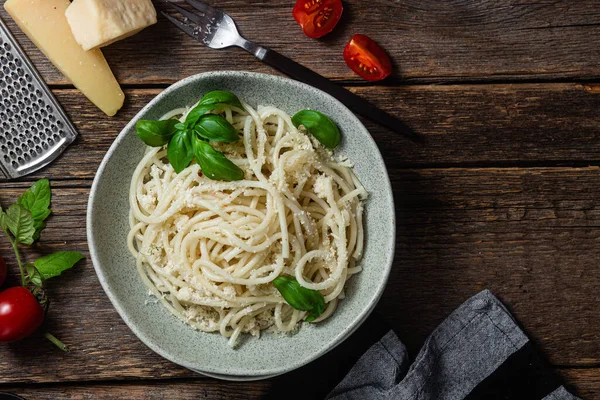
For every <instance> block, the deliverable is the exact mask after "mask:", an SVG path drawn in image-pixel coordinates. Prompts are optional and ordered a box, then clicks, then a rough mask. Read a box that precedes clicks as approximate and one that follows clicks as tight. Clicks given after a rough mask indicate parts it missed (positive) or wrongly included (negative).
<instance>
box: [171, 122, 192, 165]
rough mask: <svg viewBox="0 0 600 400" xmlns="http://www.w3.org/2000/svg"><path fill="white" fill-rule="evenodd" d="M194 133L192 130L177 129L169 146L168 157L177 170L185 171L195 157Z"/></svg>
mask: <svg viewBox="0 0 600 400" xmlns="http://www.w3.org/2000/svg"><path fill="white" fill-rule="evenodd" d="M192 138H193V135H192V133H191V132H190V131H187V130H186V131H177V133H176V134H175V135H174V136H173V137H172V138H171V141H170V142H169V146H168V147H167V158H168V159H169V162H170V163H171V165H172V166H173V169H174V170H175V172H177V173H180V172H181V171H183V170H184V169H185V168H186V167H187V166H188V165H190V163H191V162H192V160H193V159H194V144H193V142H192Z"/></svg>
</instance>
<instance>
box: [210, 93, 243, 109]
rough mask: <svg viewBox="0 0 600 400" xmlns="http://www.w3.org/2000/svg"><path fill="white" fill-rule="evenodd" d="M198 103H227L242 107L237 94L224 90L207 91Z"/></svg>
mask: <svg viewBox="0 0 600 400" xmlns="http://www.w3.org/2000/svg"><path fill="white" fill-rule="evenodd" d="M200 104H229V105H230V106H234V107H237V108H240V109H242V110H243V109H244V107H243V106H242V102H241V101H240V99H238V98H237V96H236V95H235V94H233V93H231V92H228V91H226V90H213V91H212V92H208V93H206V94H205V95H204V97H202V100H200Z"/></svg>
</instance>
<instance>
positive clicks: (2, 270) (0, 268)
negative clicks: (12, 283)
mask: <svg viewBox="0 0 600 400" xmlns="http://www.w3.org/2000/svg"><path fill="white" fill-rule="evenodd" d="M4 279H6V264H5V263H4V259H3V258H2V257H0V286H2V284H3V283H4Z"/></svg>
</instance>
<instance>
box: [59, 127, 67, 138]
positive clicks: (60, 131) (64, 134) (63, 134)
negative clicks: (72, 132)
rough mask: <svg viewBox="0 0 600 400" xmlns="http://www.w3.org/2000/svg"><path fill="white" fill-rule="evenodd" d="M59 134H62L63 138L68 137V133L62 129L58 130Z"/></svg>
mask: <svg viewBox="0 0 600 400" xmlns="http://www.w3.org/2000/svg"><path fill="white" fill-rule="evenodd" d="M58 134H59V135H60V137H61V138H65V137H67V134H66V133H65V131H63V130H62V129H61V130H59V131H58Z"/></svg>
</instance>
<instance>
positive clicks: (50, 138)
mask: <svg viewBox="0 0 600 400" xmlns="http://www.w3.org/2000/svg"><path fill="white" fill-rule="evenodd" d="M46 142H47V143H48V144H49V145H50V146H54V136H51V137H49V138H48V139H46Z"/></svg>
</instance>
